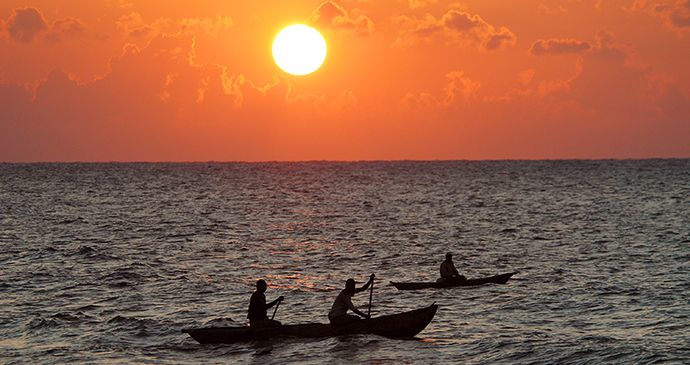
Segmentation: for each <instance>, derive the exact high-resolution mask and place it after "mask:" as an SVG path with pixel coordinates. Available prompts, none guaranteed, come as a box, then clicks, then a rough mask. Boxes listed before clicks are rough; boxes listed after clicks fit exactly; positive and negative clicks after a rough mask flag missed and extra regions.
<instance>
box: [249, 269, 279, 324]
mask: <svg viewBox="0 0 690 365" xmlns="http://www.w3.org/2000/svg"><path fill="white" fill-rule="evenodd" d="M267 287H268V285H267V284H266V281H264V280H263V279H259V280H257V281H256V291H255V292H254V293H253V294H252V298H251V299H250V300H249V313H248V314H247V318H248V319H249V325H250V326H252V327H274V326H282V323H280V322H278V321H275V320H273V319H269V318H268V316H266V310H267V309H268V308H271V307H273V306H274V305H276V304H278V303H280V302H282V301H283V299H285V298H284V297H283V296H282V295H281V296H280V297H278V299H276V300H274V301H272V302H270V303H268V304H266V296H265V295H264V293H265V292H266V288H267Z"/></svg>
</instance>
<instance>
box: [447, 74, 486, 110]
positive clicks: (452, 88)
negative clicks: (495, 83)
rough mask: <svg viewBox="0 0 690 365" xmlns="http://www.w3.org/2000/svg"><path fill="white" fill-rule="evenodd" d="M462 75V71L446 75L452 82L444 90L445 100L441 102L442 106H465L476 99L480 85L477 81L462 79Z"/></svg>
mask: <svg viewBox="0 0 690 365" xmlns="http://www.w3.org/2000/svg"><path fill="white" fill-rule="evenodd" d="M464 74H465V73H464V72H463V71H454V72H451V73H449V74H447V75H446V77H447V78H449V79H451V80H452V81H451V82H450V83H449V84H448V85H447V86H446V87H445V88H444V90H445V91H446V98H445V99H444V100H443V105H445V106H449V105H451V104H454V103H455V104H464V105H467V104H468V103H469V102H470V100H474V99H476V96H475V94H476V92H477V90H479V88H480V87H481V86H482V85H481V83H480V82H479V81H472V80H470V79H469V78H467V77H464ZM458 96H459V98H457V97H458ZM458 99H459V101H458Z"/></svg>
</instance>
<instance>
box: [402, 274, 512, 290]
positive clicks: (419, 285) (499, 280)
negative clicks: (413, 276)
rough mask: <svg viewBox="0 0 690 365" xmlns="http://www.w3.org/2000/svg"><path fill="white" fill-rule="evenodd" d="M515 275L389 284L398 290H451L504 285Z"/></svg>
mask: <svg viewBox="0 0 690 365" xmlns="http://www.w3.org/2000/svg"><path fill="white" fill-rule="evenodd" d="M514 274H515V273H514V272H511V273H507V274H501V275H495V276H489V277H486V278H479V279H467V280H460V279H458V280H450V281H443V282H437V281H433V282H412V283H394V282H392V281H391V284H392V285H393V286H395V287H396V288H398V290H418V289H429V288H452V287H456V286H476V285H483V284H488V283H494V284H505V283H507V282H508V280H509V279H510V277H511V276H513V275H514Z"/></svg>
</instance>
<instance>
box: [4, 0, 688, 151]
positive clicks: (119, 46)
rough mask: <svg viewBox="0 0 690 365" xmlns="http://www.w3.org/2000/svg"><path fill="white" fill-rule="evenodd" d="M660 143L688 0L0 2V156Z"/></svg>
mask: <svg viewBox="0 0 690 365" xmlns="http://www.w3.org/2000/svg"><path fill="white" fill-rule="evenodd" d="M294 23H303V24H308V25H311V26H313V27H315V28H316V29H318V30H319V31H321V33H322V34H323V35H324V37H325V38H326V42H327V43H328V47H329V53H328V55H327V58H326V61H325V63H324V65H323V66H322V67H321V68H320V69H319V70H317V71H316V72H314V73H312V74H310V75H306V76H291V75H288V74H286V73H284V72H283V71H281V70H280V69H279V68H278V67H277V66H276V65H275V63H274V62H273V58H272V56H271V45H272V42H273V38H274V37H275V35H276V34H278V32H279V31H280V30H281V29H282V28H284V27H285V26H287V25H290V24H294ZM671 157H678V158H688V157H690V0H664V1H651V0H650V1H645V0H637V1H634V0H630V1H616V0H610V1H607V0H593V1H590V0H562V1H555V0H539V1H532V0H523V1H486V0H470V1H442V0H404V1H403V0H347V1H346V0H340V1H325V2H324V1H291V2H286V1H282V0H281V1H274V0H261V1H215V0H214V1H206V0H196V1H192V2H190V1H185V0H89V1H65V0H34V1H21V0H3V1H2V2H0V162H38V161H274V160H277V161H284V160H400V159H413V160H435V159H463V160H464V159H468V160H477V159H481V160H484V159H571V158H578V159H600V158H671Z"/></svg>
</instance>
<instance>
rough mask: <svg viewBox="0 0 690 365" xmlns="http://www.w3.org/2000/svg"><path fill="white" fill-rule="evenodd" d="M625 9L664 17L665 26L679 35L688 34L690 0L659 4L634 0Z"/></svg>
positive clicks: (689, 30) (689, 26) (689, 28)
mask: <svg viewBox="0 0 690 365" xmlns="http://www.w3.org/2000/svg"><path fill="white" fill-rule="evenodd" d="M624 9H625V10H627V11H637V12H643V13H647V14H650V15H652V16H655V17H660V18H662V19H664V23H665V24H666V27H667V28H668V29H670V30H671V31H673V32H675V33H676V34H677V35H678V36H679V37H685V36H687V35H689V34H690V0H676V1H674V2H664V3H661V4H650V3H648V2H647V1H646V0H636V1H635V2H634V3H633V6H631V7H630V8H624Z"/></svg>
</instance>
